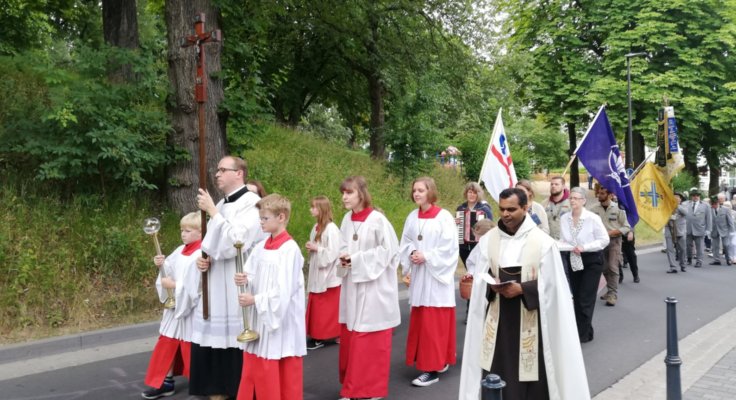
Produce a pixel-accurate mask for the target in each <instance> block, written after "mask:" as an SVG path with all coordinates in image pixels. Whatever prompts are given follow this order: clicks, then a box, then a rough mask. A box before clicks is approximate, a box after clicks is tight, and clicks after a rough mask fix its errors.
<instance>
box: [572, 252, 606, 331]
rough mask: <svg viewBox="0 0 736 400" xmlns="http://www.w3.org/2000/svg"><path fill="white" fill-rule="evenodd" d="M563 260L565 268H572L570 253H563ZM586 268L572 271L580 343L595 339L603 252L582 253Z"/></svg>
mask: <svg viewBox="0 0 736 400" xmlns="http://www.w3.org/2000/svg"><path fill="white" fill-rule="evenodd" d="M561 254H562V260H563V264H565V268H566V269H569V268H570V252H569V251H563V252H561ZM581 257H582V259H583V266H584V268H583V269H582V270H580V271H572V270H570V290H571V291H572V296H573V306H574V308H575V322H576V324H577V327H578V336H579V337H580V341H582V342H587V341H590V340H592V339H593V312H594V311H595V304H596V302H597V301H596V300H597V298H598V283H599V282H600V280H601V274H602V273H603V268H604V265H605V264H604V262H603V252H602V251H595V252H589V253H582V255H581Z"/></svg>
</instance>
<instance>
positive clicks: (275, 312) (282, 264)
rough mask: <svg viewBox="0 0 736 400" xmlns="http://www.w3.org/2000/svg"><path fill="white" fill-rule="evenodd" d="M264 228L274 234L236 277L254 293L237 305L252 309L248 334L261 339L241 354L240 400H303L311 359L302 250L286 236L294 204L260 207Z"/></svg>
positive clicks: (275, 198) (274, 197)
mask: <svg viewBox="0 0 736 400" xmlns="http://www.w3.org/2000/svg"><path fill="white" fill-rule="evenodd" d="M256 207H258V210H259V213H260V218H261V227H262V229H263V231H264V232H266V233H268V234H270V236H269V237H268V239H266V240H264V241H262V242H260V243H258V244H257V245H256V247H255V248H254V249H253V252H252V253H251V254H250V257H248V260H247V261H246V262H245V266H244V268H243V271H244V274H236V277H235V283H236V284H238V285H242V284H245V283H246V282H249V290H250V292H247V291H246V293H242V294H240V295H239V304H240V305H241V306H243V307H250V308H251V312H250V313H249V316H250V317H249V325H250V329H252V330H254V331H256V332H257V333H258V334H259V335H260V337H259V338H258V339H257V340H254V341H251V342H247V343H246V344H245V347H244V352H243V371H242V375H241V377H240V388H239V389H238V400H255V399H258V400H301V399H302V398H303V384H302V379H303V378H302V376H303V373H302V371H303V370H302V358H303V356H304V355H306V354H307V347H306V333H305V328H304V275H303V274H302V266H303V265H304V257H302V254H301V251H300V250H299V245H297V244H296V242H295V241H294V240H293V239H292V238H291V236H290V235H289V233H288V232H287V231H286V225H287V223H288V221H289V215H290V214H291V203H289V200H287V199H286V198H285V197H282V196H280V195H278V194H271V195H268V196H266V197H264V198H263V199H262V200H261V201H259V202H258V204H256Z"/></svg>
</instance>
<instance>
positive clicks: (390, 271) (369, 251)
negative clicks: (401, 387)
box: [337, 176, 401, 399]
mask: <svg viewBox="0 0 736 400" xmlns="http://www.w3.org/2000/svg"><path fill="white" fill-rule="evenodd" d="M340 191H341V192H342V201H343V204H344V205H345V208H346V209H348V210H349V212H348V213H347V214H345V217H344V218H343V220H342V224H341V227H340V235H341V237H342V247H341V251H340V253H341V254H340V261H341V265H340V268H338V271H337V275H338V276H339V277H342V287H341V289H340V324H341V325H342V331H341V334H340V364H339V372H340V383H342V389H341V390H340V396H342V399H349V398H374V397H386V396H387V395H388V377H389V366H390V362H391V332H392V330H393V328H394V327H396V326H398V325H399V324H400V323H401V315H400V313H399V297H398V286H397V284H398V283H397V276H396V272H397V268H398V257H397V250H398V239H397V238H396V232H395V231H394V228H393V226H391V223H390V222H389V221H388V220H387V219H386V217H385V216H384V215H383V214H381V213H380V212H378V211H376V210H374V209H373V208H372V204H371V197H370V194H369V193H368V187H367V184H366V181H365V178H363V177H362V176H353V177H349V178H347V179H345V180H344V181H343V183H342V185H341V186H340Z"/></svg>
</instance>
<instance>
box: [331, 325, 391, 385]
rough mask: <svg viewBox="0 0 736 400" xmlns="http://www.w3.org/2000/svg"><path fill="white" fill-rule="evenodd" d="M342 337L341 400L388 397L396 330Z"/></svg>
mask: <svg viewBox="0 0 736 400" xmlns="http://www.w3.org/2000/svg"><path fill="white" fill-rule="evenodd" d="M341 327H342V332H341V335H340V366H339V368H340V383H342V390H340V396H342V397H348V398H354V397H358V398H360V397H386V396H388V375H389V367H390V365H391V332H392V330H393V329H392V328H389V329H384V330H382V331H376V332H356V331H350V330H348V329H347V327H346V326H345V325H344V324H342V325H341Z"/></svg>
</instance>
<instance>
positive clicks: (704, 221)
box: [685, 188, 713, 268]
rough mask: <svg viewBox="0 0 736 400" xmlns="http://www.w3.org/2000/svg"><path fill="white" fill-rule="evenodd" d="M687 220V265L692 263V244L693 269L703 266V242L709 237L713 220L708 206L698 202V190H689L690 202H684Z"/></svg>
mask: <svg viewBox="0 0 736 400" xmlns="http://www.w3.org/2000/svg"><path fill="white" fill-rule="evenodd" d="M685 211H686V212H687V215H686V216H685V218H686V220H687V245H686V247H687V263H688V264H691V263H692V258H693V244H695V268H700V267H702V266H703V240H704V238H705V237H706V236H710V232H711V230H712V226H713V218H711V217H712V213H711V210H710V206H708V204H706V203H704V202H702V201H701V200H700V190H698V189H697V188H692V189H691V190H690V200H689V201H686V202H685Z"/></svg>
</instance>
